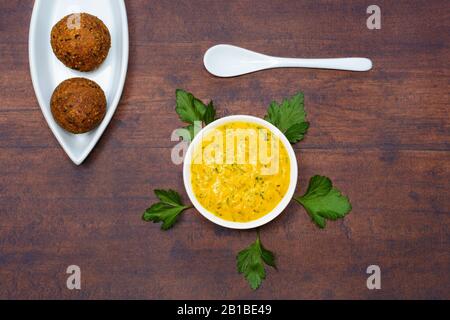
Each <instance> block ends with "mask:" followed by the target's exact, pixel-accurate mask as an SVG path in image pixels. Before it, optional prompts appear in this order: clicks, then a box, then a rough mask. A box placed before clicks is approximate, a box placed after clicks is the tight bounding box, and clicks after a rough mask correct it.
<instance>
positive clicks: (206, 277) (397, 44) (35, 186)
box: [0, 0, 450, 299]
mask: <svg viewBox="0 0 450 320" xmlns="http://www.w3.org/2000/svg"><path fill="white" fill-rule="evenodd" d="M61 1H62V0H61ZM370 4H372V1H371V2H370V3H369V2H367V1H356V0H354V1H317V0H305V1H303V0H302V1H300V0H292V1H288V0H284V1H269V0H254V1H253V0H252V1H250V0H227V1H223V0H183V1H175V0H173V1H166V0H158V1H150V0H133V1H126V5H127V10H128V19H129V28H130V62H129V68H128V76H127V81H126V84H125V89H124V93H123V96H122V100H121V103H120V105H119V107H118V109H117V112H116V114H115V115H114V117H113V119H112V121H111V123H110V125H109V127H108V128H107V130H106V131H105V133H104V135H103V137H102V138H101V140H100V141H99V143H98V144H97V146H96V147H95V149H94V150H93V152H92V153H91V155H90V156H89V157H88V159H87V160H86V161H85V163H84V164H82V165H81V166H79V167H77V166H75V165H74V164H72V163H71V161H70V160H69V159H68V157H67V156H66V155H65V154H64V151H63V150H62V149H61V147H60V146H59V145H58V143H57V141H56V139H55V138H54V137H53V136H52V133H51V132H50V129H49V128H48V126H47V124H46V122H45V120H44V118H43V116H42V114H41V111H40V108H39V106H38V104H37V101H36V98H35V96H34V91H33V88H32V83H31V78H30V73H29V66H28V29H29V22H30V17H31V11H32V7H33V2H32V1H19V0H10V1H2V2H1V4H0V51H1V54H0V137H1V139H0V298H3V299H13V298H19V299H48V298H51V299H55V298H62V299H101V298H148V299H155V298H160V299H176V298H178V299H188V298H189V299H196V298H200V299H204V298H209V299H221V298H223V299H258V298H264V299H271V298H272V299H344V298H350V299H377V298H394V299H406V298H417V299H449V298H450V258H449V245H450V230H449V226H450V194H449V185H450V184H449V181H450V144H449V138H450V118H449V102H450V80H449V79H450V78H449V77H450V69H449V60H450V59H449V58H450V48H449V45H450V33H449V30H450V7H449V3H448V1H445V0H443V1H438V0H433V1H431V0H427V1H425V0H423V1H413V0H399V1H381V0H378V1H375V4H377V5H379V6H380V7H381V10H382V28H381V30H369V29H368V28H367V27H366V19H367V17H368V15H367V14H366V8H367V6H368V5H370ZM218 43H232V44H235V45H239V46H243V47H246V48H249V49H253V50H257V51H261V52H264V53H267V54H272V55H280V56H298V57H342V56H363V57H369V58H371V59H372V60H373V62H374V69H373V70H372V71H370V72H366V73H351V72H342V71H326V70H308V69H284V70H270V71H265V72H259V73H254V74H251V75H246V76H243V77H239V78H233V79H220V78H215V77H213V76H211V75H210V74H208V73H207V71H206V70H205V69H204V68H203V65H202V57H203V53H204V52H205V50H206V49H207V48H208V47H210V46H212V45H214V44H218ZM175 88H185V89H187V90H189V91H192V92H193V93H194V94H195V95H197V96H198V97H200V98H201V99H204V100H208V99H213V100H214V102H215V104H216V106H217V108H218V110H219V113H220V114H221V115H225V114H251V115H256V116H263V115H264V114H265V110H266V108H267V106H268V104H269V103H270V101H271V100H280V99H282V98H283V97H286V96H289V95H292V94H294V93H296V92H297V91H299V90H301V91H303V92H304V93H305V101H306V102H305V106H306V109H307V112H308V117H309V121H310V122H311V128H310V130H309V133H308V135H307V137H306V139H305V140H304V141H303V142H302V143H299V144H297V145H296V146H295V150H296V154H297V156H298V159H299V180H298V184H299V187H298V193H300V192H301V191H302V190H304V189H305V187H306V185H307V182H308V179H309V177H310V176H311V175H313V174H316V173H318V174H323V175H327V176H329V177H331V178H332V179H333V181H334V183H335V184H336V185H337V186H338V187H339V188H340V189H342V190H343V191H344V192H345V193H346V194H348V195H349V197H350V199H351V201H352V204H353V211H352V212H351V214H349V215H348V216H347V217H346V218H345V219H344V220H341V221H337V222H331V223H329V224H328V226H327V228H326V229H325V230H319V229H318V228H316V227H315V226H314V225H313V224H312V223H311V222H310V219H309V217H308V216H307V215H306V214H305V212H304V211H303V210H302V209H301V208H300V207H299V206H298V205H296V204H293V203H292V204H291V205H290V206H289V207H288V209H287V210H286V211H285V212H284V213H283V214H282V215H281V216H280V217H279V218H277V219H276V220H275V221H273V222H271V223H270V224H268V225H266V226H264V227H263V228H262V229H261V237H262V241H263V242H264V244H265V246H266V247H267V248H269V249H271V250H273V251H274V252H275V253H276V255H277V259H278V266H279V268H278V271H274V270H273V269H270V270H268V278H267V280H266V281H265V282H264V283H263V285H262V287H261V288H260V289H259V290H257V291H255V292H253V291H251V290H250V289H249V286H248V284H247V283H246V282H245V280H244V279H243V277H242V276H241V275H238V273H237V272H236V266H235V255H236V253H237V252H238V251H239V250H241V249H243V248H244V247H246V246H247V245H248V244H250V243H251V242H252V241H253V240H254V238H255V232H254V231H234V230H228V229H224V228H221V227H219V226H215V225H213V224H212V223H210V222H208V221H206V220H205V219H204V218H203V217H202V216H200V214H198V213H197V212H196V211H194V210H191V211H188V212H186V213H185V214H184V216H183V217H182V218H181V221H180V223H179V224H177V225H176V226H175V227H174V228H173V229H172V230H170V231H168V232H162V231H160V229H159V225H157V224H151V223H144V222H143V221H142V220H141V214H142V212H143V210H144V209H146V207H147V206H148V205H149V204H150V203H151V202H153V201H154V200H155V197H154V196H153V193H152V190H153V189H154V188H157V187H159V188H168V187H171V188H174V189H177V190H179V191H180V192H181V193H182V195H183V197H184V199H185V200H186V194H185V192H184V188H183V184H182V175H181V173H182V168H181V166H176V165H174V164H173V163H172V162H171V157H170V155H171V149H172V147H173V146H174V145H175V143H176V142H171V140H170V135H171V132H172V131H173V130H174V129H175V128H177V127H178V126H180V125H181V123H180V122H179V120H178V118H177V115H176V114H175V112H174V105H175V99H174V91H175ZM71 264H76V265H79V266H80V267H81V270H82V289H81V290H79V291H77V290H74V291H70V290H68V289H67V288H66V277H67V275H66V273H65V271H66V268H67V266H69V265H71ZM371 264H376V265H379V266H380V267H381V271H382V289H381V290H368V289H367V287H366V279H367V276H368V275H367V274H366V268H367V267H368V266H369V265H371Z"/></svg>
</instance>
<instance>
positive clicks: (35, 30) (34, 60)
mask: <svg viewBox="0 0 450 320" xmlns="http://www.w3.org/2000/svg"><path fill="white" fill-rule="evenodd" d="M77 12H86V13H90V14H92V15H94V16H97V17H98V18H100V19H101V20H102V21H103V22H104V23H105V25H106V26H107V27H108V29H109V32H110V34H111V49H110V50H109V54H108V57H107V58H106V60H105V61H104V62H103V64H102V65H101V66H100V67H99V68H98V69H97V70H94V71H92V72H78V71H75V70H72V69H69V68H67V67H66V66H64V64H62V63H61V62H60V61H59V60H58V59H57V58H56V56H55V55H54V54H53V51H52V48H51V45H50V32H51V29H52V27H53V26H54V25H55V23H56V22H58V21H59V20H60V19H61V18H63V17H64V16H66V15H68V14H70V13H77ZM28 47H29V59H30V70H31V79H32V81H33V87H34V91H35V93H36V97H37V100H38V102H39V105H40V107H41V110H42V113H43V114H44V117H45V120H46V121H47V123H48V126H49V127H50V129H51V130H52V132H53V134H54V135H55V137H56V139H57V140H58V142H59V143H60V144H61V146H62V148H63V149H64V151H65V152H66V153H67V155H68V156H69V157H70V159H71V160H72V161H73V162H74V163H75V164H77V165H79V164H80V163H82V162H83V161H84V159H86V157H87V156H88V155H89V153H90V152H91V150H92V149H93V148H94V146H95V144H96V143H97V141H98V140H99V139H100V137H101V135H102V134H103V132H104V131H105V129H106V127H107V126H108V123H109V121H110V120H111V118H112V116H113V115H114V112H115V110H116V108H117V105H118V104H119V100H120V96H121V94H122V90H123V86H124V83H125V77H126V72H127V66H128V22H127V13H126V8H125V3H124V1H123V0H95V1H92V0H70V1H62V0H36V1H35V3H34V8H33V14H32V17H31V24H30V34H29V43H28ZM73 77H84V78H88V79H91V80H93V81H95V82H97V83H98V84H99V85H100V86H101V87H102V89H103V91H104V92H105V95H106V100H107V108H106V115H105V118H104V119H103V121H102V123H101V124H100V125H99V126H98V127H97V128H96V129H94V130H92V131H90V132H88V133H84V134H72V133H69V132H67V131H65V130H64V129H62V128H61V127H60V126H59V125H58V124H57V123H56V122H55V120H54V119H53V116H52V114H51V111H50V98H51V96H52V93H53V90H54V89H55V88H56V86H57V85H58V84H59V83H61V82H62V81H63V80H66V79H68V78H73Z"/></svg>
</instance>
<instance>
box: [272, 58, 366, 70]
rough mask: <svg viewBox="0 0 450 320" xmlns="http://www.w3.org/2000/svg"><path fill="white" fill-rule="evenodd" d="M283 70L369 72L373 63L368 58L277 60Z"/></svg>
mask: <svg viewBox="0 0 450 320" xmlns="http://www.w3.org/2000/svg"><path fill="white" fill-rule="evenodd" d="M274 67H282V68H296V67H301V68H317V69H335V70H349V71H368V70H370V69H372V61H371V60H369V59H367V58H332V59H294V58H275V66H274Z"/></svg>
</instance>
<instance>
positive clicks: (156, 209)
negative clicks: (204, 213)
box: [142, 189, 190, 230]
mask: <svg viewBox="0 0 450 320" xmlns="http://www.w3.org/2000/svg"><path fill="white" fill-rule="evenodd" d="M155 195H156V196H157V197H158V199H159V200H160V202H157V203H155V204H153V205H152V206H151V207H150V208H148V209H147V210H145V212H144V214H143V216H142V219H143V220H144V221H153V222H161V221H162V222H163V223H162V225H161V229H163V230H167V229H170V228H172V226H173V225H174V224H175V222H177V219H178V216H179V215H180V213H181V212H183V211H184V210H186V209H188V208H190V207H189V206H185V205H183V203H182V202H181V197H180V195H179V194H178V192H176V191H174V190H171V189H169V190H161V189H156V190H155Z"/></svg>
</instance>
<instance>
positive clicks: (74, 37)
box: [50, 13, 111, 71]
mask: <svg viewBox="0 0 450 320" xmlns="http://www.w3.org/2000/svg"><path fill="white" fill-rule="evenodd" d="M50 42H51V45H52V49H53V52H54V53H55V55H56V57H57V58H58V59H59V60H60V61H61V62H62V63H64V64H65V65H66V66H67V67H69V68H72V69H75V70H79V71H92V70H94V69H96V68H98V67H99V66H100V65H101V64H102V62H103V61H104V60H105V59H106V56H107V55H108V52H109V48H110V47H111V35H110V34H109V30H108V28H107V27H106V26H105V24H104V23H103V22H102V20H100V19H99V18H97V17H95V16H93V15H90V14H88V13H73V14H70V15H68V16H65V17H64V18H62V19H61V20H60V21H59V22H58V23H57V24H55V25H54V27H53V28H52V32H51V40H50Z"/></svg>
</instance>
